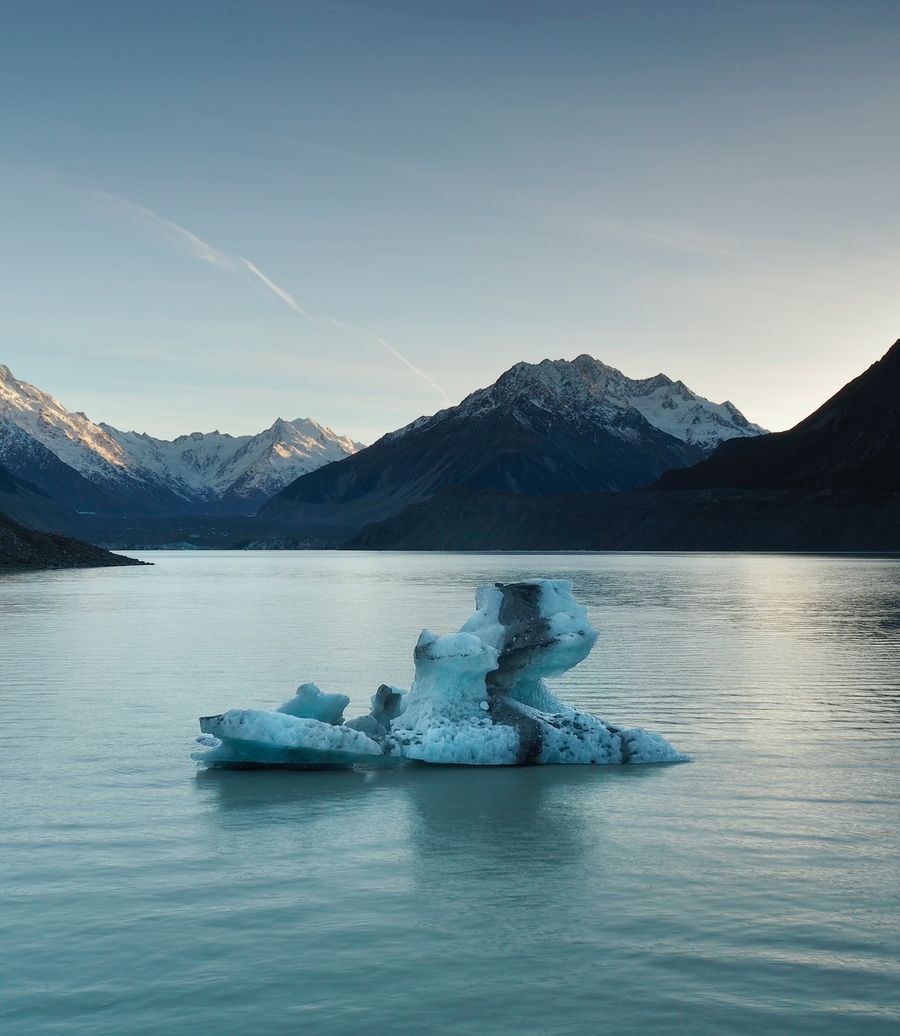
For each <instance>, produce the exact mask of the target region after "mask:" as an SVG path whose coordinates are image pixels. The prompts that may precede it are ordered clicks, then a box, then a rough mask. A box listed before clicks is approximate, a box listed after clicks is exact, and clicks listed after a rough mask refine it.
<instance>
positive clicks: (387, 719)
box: [346, 683, 407, 738]
mask: <svg viewBox="0 0 900 1036" xmlns="http://www.w3.org/2000/svg"><path fill="white" fill-rule="evenodd" d="M406 693H407V692H406V691H402V690H401V689H400V688H399V687H391V685H390V684H386V683H383V684H381V686H380V687H379V688H378V690H377V691H376V692H375V693H374V694H373V695H372V710H371V712H369V713H367V714H366V715H364V716H356V717H355V718H354V719H348V720H347V724H346V725H347V726H348V727H351V728H352V729H353V730H361V731H362V732H363V733H364V734H368V736H369V737H374V738H381V737H384V736H385V735H386V734H387V732H388V731H389V730H390V729H391V723H392V722H393V721H394V720H395V719H396V718H397V717H398V716H399V715H400V713H401V712H403V710H404V708H405V707H406V703H405V701H404V698H405V696H406Z"/></svg>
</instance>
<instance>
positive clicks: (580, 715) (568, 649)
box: [193, 579, 687, 768]
mask: <svg viewBox="0 0 900 1036" xmlns="http://www.w3.org/2000/svg"><path fill="white" fill-rule="evenodd" d="M571 589H572V588H571V584H570V583H569V582H567V581H566V580H561V579H557V580H550V579H535V580H528V581H525V582H518V583H495V584H492V585H486V586H482V587H479V589H478V591H477V594H476V599H475V603H476V611H475V614H474V615H473V616H472V617H471V618H470V619H469V620H468V621H467V622H466V623H465V625H464V626H463V627H462V629H461V630H460V631H459V632H458V633H452V634H449V635H447V636H438V635H436V634H434V633H432V632H430V631H429V630H423V631H422V634H421V636H420V637H419V640H418V643H417V644H416V647H415V651H414V654H413V658H414V661H415V670H416V672H415V679H414V680H413V685H412V687H411V689H410V690H409V692H408V693H407V692H404V691H403V690H401V689H399V688H396V687H390V686H388V685H386V684H382V685H381V686H380V687H379V688H378V690H377V691H376V692H375V694H374V696H373V698H372V708H371V711H370V712H369V713H368V714H366V715H363V716H357V717H355V718H354V719H351V720H346V721H345V720H344V718H343V714H344V709H345V708H346V707H347V705H348V704H349V699H348V698H347V697H346V696H345V695H342V694H325V693H324V692H323V691H321V690H320V689H319V688H318V687H317V686H316V685H315V684H313V683H306V684H302V685H301V686H300V687H299V688H298V689H297V694H296V695H295V696H294V697H293V698H292V699H291V700H290V701H288V702H286V703H285V704H284V705H282V706H280V707H279V708H278V709H275V710H274V711H272V712H266V711H260V710H256V709H231V710H230V711H229V712H226V713H223V714H222V715H219V716H205V717H202V718H201V720H200V729H201V731H202V732H203V733H202V735H201V737H199V738H198V739H197V740H198V743H199V744H201V745H202V746H203V747H204V749H206V750H205V751H197V752H194V753H193V757H194V759H196V760H197V762H198V763H199V764H200V765H201V766H203V767H226V768H227V767H231V768H234V767H241V768H245V767H253V766H261V767H268V766H291V767H297V768H314V767H321V766H328V767H331V766H354V765H357V764H362V765H370V766H371V765H375V766H381V765H393V764H396V763H398V762H403V761H406V760H416V761H420V762H425V763H438V764H456V765H469V766H516V765H519V766H521V765H534V764H538V763H672V762H684V761H686V759H687V757H686V756H684V755H682V754H681V753H680V752H678V751H677V750H676V749H675V748H674V747H673V746H672V745H670V744H669V742H668V741H666V739H665V738H664V737H663V736H662V735H661V734H658V733H655V732H653V731H647V730H643V729H641V728H623V727H620V726H615V725H613V724H611V723H607V722H605V721H604V720H602V719H599V718H597V717H596V716H592V715H590V714H588V713H585V712H579V711H578V710H577V709H573V708H571V707H570V706H568V705H566V704H565V703H564V702H562V701H560V700H559V699H558V698H556V697H555V696H554V695H553V694H552V693H551V691H550V689H549V687H548V686H547V683H546V681H547V679H548V678H552V677H554V676H560V675H561V674H563V673H565V672H567V671H568V670H569V669H571V668H572V667H573V666H575V665H577V664H578V663H579V662H581V661H583V660H584V659H585V658H586V657H587V655H588V654H589V653H590V651H591V649H592V648H593V646H594V644H595V643H596V642H597V631H596V630H594V629H592V628H591V625H590V623H589V622H588V618H587V612H586V610H585V609H584V608H583V607H582V606H581V605H580V604H578V602H577V601H576V600H575V599H574V597H573V596H572V592H571Z"/></svg>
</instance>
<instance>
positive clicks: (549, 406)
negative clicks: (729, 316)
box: [259, 356, 761, 532]
mask: <svg viewBox="0 0 900 1036" xmlns="http://www.w3.org/2000/svg"><path fill="white" fill-rule="evenodd" d="M760 432H761V429H759V428H758V427H757V426H755V425H751V424H750V423H749V422H748V421H747V420H746V418H744V417H743V415H742V414H740V412H739V411H738V410H737V409H736V408H735V407H734V406H733V405H732V404H730V403H724V404H713V403H709V401H708V400H704V399H703V398H702V397H699V396H697V395H695V394H694V393H692V392H691V391H690V389H688V388H687V387H686V386H684V385H683V384H682V383H681V382H674V381H672V380H671V379H669V378H667V377H665V376H664V375H658V376H656V377H655V378H647V379H643V380H639V381H635V380H632V379H629V378H626V377H625V375H623V374H622V373H621V372H620V371H617V370H616V369H615V368H613V367H608V366H607V365H606V364H603V363H601V362H600V361H599V360H595V359H593V358H592V357H590V356H580V357H578V358H577V359H576V360H573V361H568V360H544V361H543V362H542V363H540V364H530V363H518V364H516V365H515V366H514V367H512V368H510V369H509V370H508V371H506V372H505V373H504V374H503V375H501V377H500V378H499V379H498V380H497V381H496V382H495V383H494V384H493V385H491V386H489V387H488V388H485V389H479V390H478V391H476V392H473V393H472V394H471V395H469V396H467V397H466V399H464V400H463V401H462V403H460V404H459V406H456V407H450V408H448V409H446V410H442V411H440V412H439V413H437V414H435V415H434V416H432V417H423V418H419V419H418V420H417V421H414V422H413V423H412V424H410V425H407V426H406V427H405V428H401V429H400V430H399V431H396V432H391V433H389V434H388V435H385V436H384V437H383V438H381V439H380V440H378V442H376V443H374V444H373V445H372V446H370V447H368V449H366V450H363V451H362V452H361V453H358V454H355V455H354V456H352V457H348V458H347V459H346V460H342V461H338V462H337V463H335V464H331V465H328V466H327V467H326V468H321V469H319V470H318V471H314V472H312V473H311V474H309V475H303V476H302V477H300V478H298V479H297V480H296V481H295V482H293V483H291V484H290V485H289V486H287V487H286V488H285V489H284V490H282V492H281V493H279V494H278V495H277V496H276V497H274V498H273V499H272V500H271V501H269V503H268V504H266V505H265V506H264V507H263V508H262V509H261V510H260V512H259V515H260V517H262V518H265V519H267V520H273V521H282V522H285V523H287V524H291V525H296V526H300V527H302V526H305V525H310V524H316V525H319V526H332V527H334V528H336V529H343V530H345V531H347V532H352V531H353V530H356V529H359V528H361V527H362V526H363V525H365V524H367V523H369V522H371V521H377V520H381V519H384V518H388V517H390V516H392V515H395V514H398V513H399V512H400V511H402V510H403V509H404V508H405V507H407V506H409V505H411V504H415V503H419V502H421V501H423V500H426V499H428V498H429V497H431V496H434V495H435V494H436V493H438V492H440V491H441V490H443V489H446V488H447V487H460V488H465V489H466V490H493V491H504V492H512V493H518V494H521V495H523V496H553V495H556V494H560V493H571V492H597V491H612V490H624V489H631V488H634V487H636V486H641V485H646V484H648V483H650V482H652V481H654V480H655V479H656V478H658V477H659V475H660V474H661V473H662V472H663V471H665V470H667V469H669V468H673V467H684V466H685V465H687V464H691V463H693V462H695V461H697V460H699V459H700V458H701V457H703V456H704V455H705V454H706V452H708V448H709V445H710V444H715V443H717V442H719V441H721V439H722V438H724V437H726V436H728V435H756V434H759V433H760Z"/></svg>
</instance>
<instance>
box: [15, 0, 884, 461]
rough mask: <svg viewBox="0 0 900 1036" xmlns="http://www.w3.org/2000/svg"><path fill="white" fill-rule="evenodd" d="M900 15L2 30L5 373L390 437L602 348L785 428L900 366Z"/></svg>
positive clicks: (174, 431) (254, 421) (159, 421)
mask: <svg viewBox="0 0 900 1036" xmlns="http://www.w3.org/2000/svg"><path fill="white" fill-rule="evenodd" d="M898 52H900V5H898V4H897V3H895V2H893V0H890V2H881V0H857V2H855V3H853V4H848V3H846V2H844V0H841V2H835V3H832V2H830V0H816V2H810V3H806V2H798V0H780V2H777V3H768V2H764V0H753V2H749V0H748V2H742V0H717V2H709V3H707V2H699V0H678V2H673V0H658V2H644V0H634V2H630V3H627V4H625V3H620V2H603V0H595V2H593V3H577V2H567V0H556V2H553V3H551V2H544V3H532V2H530V0H516V2H510V3H505V2H491V0H481V2H478V3H470V2H468V0H454V2H452V3H449V2H442V3H434V2H430V0H416V2H410V3H406V2H391V0H385V2H372V0H365V2H358V3H357V2H343V0H330V2H328V3H304V2H302V0H292V2H284V3H282V2H278V0H266V2H263V3H260V2H246V3H230V2H228V0H217V2H215V3H206V2H204V0H192V2H191V3H190V4H185V3H183V2H178V3H171V2H167V0H154V2H153V3H145V2H142V0H130V2H129V3H124V4H123V3H120V2H110V3H97V2H94V0H79V3H77V4H75V3H71V2H68V0H67V2H65V3H47V2H42V0H27V2H19V0H4V3H3V5H2V8H0V363H6V364H8V365H9V366H10V367H11V368H12V370H13V372H14V373H15V374H16V375H17V376H18V377H20V378H22V379H24V380H26V381H29V382H32V383H34V384H36V385H38V386H40V387H41V388H43V389H45V390H46V391H48V392H51V393H52V394H53V395H55V396H57V397H58V398H60V399H61V400H62V402H63V403H64V404H65V405H67V406H68V407H69V408H70V409H73V410H83V411H85V412H87V413H88V415H89V416H90V417H92V418H93V419H94V420H98V421H99V420H103V421H107V422H109V423H111V424H113V425H115V426H117V427H120V428H126V429H131V428H134V429H137V430H138V431H146V432H150V433H151V434H155V435H159V436H164V437H173V436H175V435H178V434H181V433H185V432H189V431H195V430H201V431H208V430H211V429H213V428H219V429H221V430H223V431H229V432H232V433H233V434H244V433H248V432H256V431H259V430H261V429H262V428H264V427H266V426H268V425H270V424H271V423H272V422H273V421H274V420H275V418H276V417H279V416H280V417H284V418H287V419H291V418H295V417H301V416H302V417H307V416H309V417H313V418H315V419H316V420H318V421H321V422H322V423H325V424H328V425H329V426H331V427H332V428H334V429H335V430H337V431H339V432H341V433H343V434H349V435H352V436H353V437H354V438H357V439H361V440H363V441H365V442H371V441H373V440H374V439H375V438H377V437H378V436H379V435H381V434H382V433H384V432H386V431H388V430H390V429H393V428H396V427H399V426H401V425H403V424H405V423H407V422H408V421H410V420H412V419H414V418H415V417H417V416H418V415H420V414H426V413H433V412H434V411H436V410H438V409H440V408H442V407H444V406H446V405H447V403H448V401H449V402H451V403H455V402H458V401H459V400H460V399H461V398H463V397H464V396H465V395H466V394H467V393H469V392H470V391H472V390H473V389H475V388H478V387H481V386H484V385H487V384H490V383H491V382H492V381H494V380H495V379H496V378H497V377H498V376H499V375H500V374H501V373H502V372H503V371H504V370H505V369H507V368H508V367H510V366H511V365H512V364H513V363H516V362H517V361H520V360H528V361H539V360H541V359H543V358H545V357H550V358H554V359H555V358H569V359H571V358H574V357H575V356H577V355H579V354H580V353H584V352H587V353H590V354H591V355H592V356H595V357H597V358H599V359H601V360H603V361H604V362H606V363H609V364H612V365H613V366H616V367H618V368H620V369H621V370H623V371H625V373H627V374H629V375H630V376H632V377H647V376H651V375H654V374H656V373H658V372H660V371H662V372H664V373H666V374H668V375H669V376H671V377H672V378H680V379H681V380H682V381H684V382H685V383H686V384H688V385H689V386H690V387H691V388H693V389H694V390H695V391H696V392H699V393H700V394H702V395H704V396H706V397H708V398H711V399H713V400H715V401H716V402H720V401H722V400H724V399H726V398H727V399H730V400H732V401H733V402H734V403H735V404H736V405H737V406H738V407H739V408H740V409H741V410H742V411H743V412H744V413H745V414H746V415H747V416H748V417H749V418H750V419H751V420H754V421H757V422H759V423H760V424H762V425H764V426H765V427H768V428H770V429H773V430H778V429H781V428H786V427H789V426H791V425H793V424H794V423H796V422H797V421H798V420H800V419H801V418H802V417H804V416H805V415H806V414H808V413H809V412H811V411H812V410H814V409H815V408H816V407H817V406H818V405H820V404H821V403H822V402H823V401H824V400H825V399H826V398H827V397H828V396H830V395H831V394H832V393H833V392H834V391H836V390H837V389H838V388H840V387H841V385H843V384H844V383H845V382H846V381H848V380H849V379H850V378H852V377H854V376H855V375H856V374H858V373H860V372H861V371H862V370H863V369H865V368H866V367H867V366H868V365H869V364H870V363H872V362H874V361H875V360H876V359H878V358H879V357H880V356H881V355H882V354H883V353H884V352H885V351H886V350H887V348H888V347H889V346H890V344H891V343H892V342H893V341H894V340H895V339H897V338H898V336H900V290H898V289H900V204H898V202H900V194H898V188H897V183H898V169H900V72H898V65H897V54H898Z"/></svg>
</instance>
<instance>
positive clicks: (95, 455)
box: [0, 365, 361, 515]
mask: <svg viewBox="0 0 900 1036" xmlns="http://www.w3.org/2000/svg"><path fill="white" fill-rule="evenodd" d="M359 449H361V444H360V443H356V442H353V441H352V440H351V439H348V438H346V437H344V436H340V435H338V434H336V433H335V432H333V431H332V430H331V429H330V428H326V427H324V426H323V425H320V424H318V423H317V422H316V421H313V420H311V419H309V418H298V419H297V420H295V421H283V420H281V419H279V420H277V421H276V422H275V423H274V424H273V425H272V426H271V428H267V429H266V430H265V431H263V432H260V433H259V434H258V435H238V436H234V435H228V434H226V433H223V432H218V431H216V432H207V433H204V432H192V433H191V434H190V435H182V436H179V437H178V438H177V439H175V440H173V441H171V442H170V441H168V440H165V439H156V438H154V437H153V436H150V435H145V434H142V433H139V432H123V431H120V430H118V429H117V428H113V427H112V426H111V425H107V424H95V423H94V422H93V421H91V420H90V419H89V418H88V417H87V416H86V415H85V414H83V413H71V412H70V411H68V410H66V408H65V407H64V406H63V405H62V404H61V403H60V402H59V401H58V400H56V399H54V397H53V396H51V395H49V394H48V393H46V392H42V391H41V390H40V389H38V388H35V386H34V385H29V384H28V383H27V382H24V381H20V380H18V379H17V378H15V377H14V376H13V374H12V372H11V371H10V369H9V368H8V367H6V366H3V365H0V464H3V465H5V466H6V467H7V468H8V469H9V470H10V471H12V472H13V473H14V474H15V475H18V476H19V477H21V478H25V479H28V480H29V481H30V482H32V483H34V484H35V485H37V486H38V487H39V488H41V489H43V490H44V491H45V492H47V493H48V494H49V495H50V496H51V497H54V498H55V499H58V500H60V501H61V502H63V503H66V504H67V505H69V506H72V507H75V508H76V509H78V510H87V511H97V512H99V513H112V514H139V515H163V514H178V513H191V512H198V511H203V510H210V509H212V510H215V511H217V512H220V513H240V514H251V513H253V512H254V511H255V510H256V509H257V507H258V506H259V505H260V504H261V503H263V502H264V501H265V500H266V499H268V498H269V497H270V496H272V495H273V494H274V493H276V492H278V490H280V489H281V488H283V487H284V486H285V485H287V484H289V483H290V482H292V481H293V480H294V479H295V478H297V477H298V476H300V475H303V474H307V473H308V472H311V471H314V470H315V469H316V468H318V467H321V466H322V465H323V464H328V463H330V462H331V461H334V460H340V459H342V458H344V457H347V456H349V455H350V454H352V453H355V452H356V451H357V450H359Z"/></svg>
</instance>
